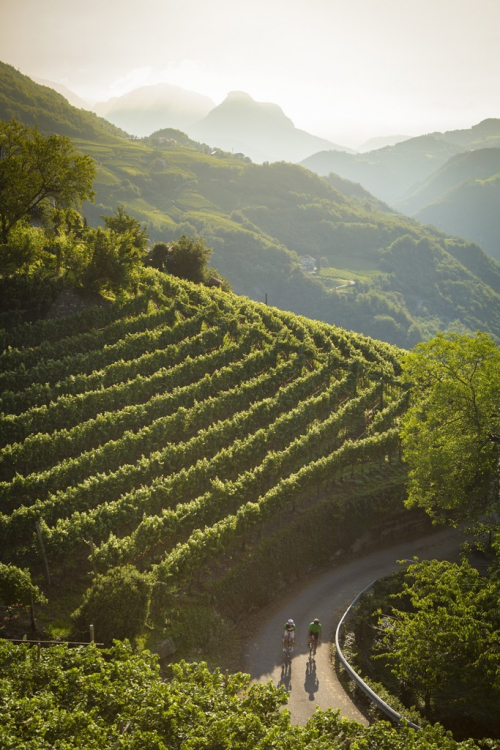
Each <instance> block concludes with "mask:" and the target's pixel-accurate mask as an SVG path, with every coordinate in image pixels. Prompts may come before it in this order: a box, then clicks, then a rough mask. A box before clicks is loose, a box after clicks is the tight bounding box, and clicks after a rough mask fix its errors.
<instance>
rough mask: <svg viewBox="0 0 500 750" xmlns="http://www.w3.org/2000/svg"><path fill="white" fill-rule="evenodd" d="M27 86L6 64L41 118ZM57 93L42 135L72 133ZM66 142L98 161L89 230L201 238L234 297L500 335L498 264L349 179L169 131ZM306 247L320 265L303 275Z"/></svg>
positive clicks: (323, 314) (360, 325) (387, 329)
mask: <svg viewBox="0 0 500 750" xmlns="http://www.w3.org/2000/svg"><path fill="white" fill-rule="evenodd" d="M5 71H7V74H8V75H6V77H5V82H4V79H3V78H2V77H1V76H3V74H4V73H5ZM12 76H14V78H15V80H14V84H15V85H14V84H12V80H11V79H12ZM32 87H35V89H34V91H35V93H37V92H38V93H40V92H41V93H40V95H42V94H44V92H45V91H48V89H44V87H37V86H36V84H34V83H33V82H30V81H29V79H27V78H26V77H25V76H22V75H21V74H20V73H17V72H16V71H14V70H13V69H11V68H9V66H4V67H3V68H0V91H1V92H2V94H3V96H4V98H5V100H6V101H10V102H12V106H11V107H10V105H9V107H10V109H12V111H14V110H16V111H17V110H19V112H20V116H25V115H24V114H23V113H25V114H26V117H28V114H29V115H30V117H32V116H33V117H34V116H35V115H36V113H37V112H38V110H37V108H36V107H37V99H36V97H35V98H33V99H32V100H31V99H30V98H29V97H31V96H32V94H30V95H29V96H28V95H26V97H24V95H23V92H24V91H25V89H26V90H29V91H30V92H31V91H32ZM38 90H40V92H39V91H38ZM37 95H38V94H37ZM33 96H34V94H33ZM54 96H56V97H57V99H56V100H55V101H57V102H58V106H59V105H60V106H61V107H63V110H61V111H64V113H65V114H64V117H63V116H62V115H61V116H59V114H58V111H56V115H57V116H56V117H55V118H53V119H52V120H51V121H49V120H45V119H44V118H45V117H47V118H48V117H49V114H50V107H46V108H45V109H42V110H41V112H42V114H43V117H42V116H41V121H42V120H43V126H44V128H45V129H46V130H47V131H48V132H66V130H67V127H66V126H65V125H64V123H66V121H68V122H70V121H71V118H76V120H75V123H77V122H78V118H79V117H80V116H81V114H82V113H81V112H80V111H79V110H75V109H74V108H73V107H70V105H69V104H68V103H67V102H66V101H65V100H64V99H63V98H62V97H59V96H57V95H55V94H54ZM29 101H32V104H31V105H29V106H28V104H27V102H29ZM21 105H22V106H21ZM9 107H6V108H4V109H3V110H1V112H0V117H5V116H7V115H6V113H7V112H8V111H10V109H9ZM16 108H17V109H16ZM2 113H3V114H2ZM87 114H88V113H87ZM89 117H91V116H90V115H89ZM28 121H29V122H31V121H32V120H31V119H29V120H28ZM62 121H64V122H62ZM100 123H101V121H100V120H99V119H98V118H96V117H94V118H93V119H92V120H91V123H90V124H91V125H92V127H94V128H98V126H99V125H100ZM63 125H64V127H63ZM75 127H77V124H75ZM82 127H83V125H82ZM109 128H112V126H109ZM115 131H116V129H115ZM115 131H113V132H115ZM72 137H73V140H74V142H75V144H76V146H77V148H78V149H79V150H80V151H82V152H83V153H87V154H90V155H91V156H92V157H93V158H94V159H95V161H96V165H97V179H96V181H95V185H94V187H95V189H96V203H95V204H87V205H85V206H84V212H85V215H86V217H87V218H88V220H89V222H90V223H91V224H93V225H96V224H99V223H100V222H102V219H101V216H102V215H109V214H112V213H113V212H114V211H115V210H116V207H117V206H118V205H122V206H123V207H124V208H125V210H126V211H127V212H129V213H130V214H132V215H133V216H135V217H137V218H138V219H139V220H140V221H141V222H144V223H145V224H146V225H147V228H148V232H149V235H150V239H151V241H152V242H155V241H167V242H168V241H171V240H175V239H177V238H178V237H179V236H180V235H181V234H183V233H185V234H188V235H203V237H204V238H205V240H206V243H207V245H209V246H210V247H213V250H214V253H213V263H214V265H215V266H216V267H217V268H218V269H219V271H220V272H221V273H222V274H223V275H224V276H225V277H226V278H228V280H229V281H230V283H231V284H232V285H233V288H234V290H235V291H236V292H237V293H240V294H245V295H247V296H249V297H250V298H252V299H255V300H261V301H263V300H264V299H266V298H267V300H268V301H269V302H270V303H271V304H272V305H275V306H276V307H279V308H281V309H288V310H291V311H293V312H296V313H299V314H302V315H305V316H307V317H310V318H315V319H318V320H324V321H326V322H328V323H333V324H336V325H339V326H341V327H344V328H348V329H350V330H355V331H359V332H362V333H364V334H365V335H369V336H373V337H376V338H380V339H384V340H386V341H389V342H391V343H393V344H396V345H398V346H404V347H410V346H412V345H413V344H415V343H416V342H417V341H419V340H422V339H423V338H427V337H429V336H431V335H433V334H434V333H436V332H437V331H438V330H441V329H446V328H452V329H454V330H460V331H463V330H469V331H474V330H476V329H478V328H480V329H482V330H486V331H488V332H490V333H492V334H493V335H496V336H500V298H499V293H500V287H499V285H498V283H497V281H498V278H499V276H500V266H498V264H496V265H493V266H491V264H490V273H488V274H482V275H481V276H478V275H477V272H476V268H478V267H483V265H484V263H485V262H480V263H479V264H478V263H475V264H472V263H471V262H469V261H470V258H471V257H472V256H473V257H474V258H475V259H477V250H476V248H474V246H472V245H471V244H470V243H466V242H462V241H459V240H450V239H449V238H446V236H445V235H443V234H441V233H440V232H438V230H435V229H433V228H431V227H424V226H422V225H421V224H419V223H418V222H417V221H415V220H412V219H409V218H407V217H404V216H403V215H401V214H398V213H397V212H395V211H394V210H392V209H390V208H389V207H388V206H387V205H384V204H382V203H381V202H380V201H377V200H376V199H374V198H373V197H372V196H370V195H369V194H367V193H366V192H365V193H363V191H362V190H361V189H360V188H359V187H356V186H355V185H352V183H346V182H345V181H342V180H339V179H332V180H331V184H329V182H327V181H326V180H324V179H321V178H320V177H318V176H317V175H314V174H313V173H312V172H309V171H307V170H305V169H304V168H302V167H299V166H296V165H292V164H287V163H283V162H279V163H274V164H263V165H256V164H251V163H249V162H248V159H246V158H245V157H239V156H238V155H232V154H228V153H225V152H224V151H221V150H220V149H217V148H212V147H209V146H207V145H206V144H200V143H197V142H195V141H193V140H190V139H189V138H187V137H186V136H185V135H184V134H182V133H179V132H178V131H173V130H163V131H159V132H157V133H155V134H154V137H151V138H147V139H143V140H142V141H137V140H128V139H125V138H121V137H119V136H117V135H108V134H107V133H103V132H101V131H98V132H97V131H96V133H95V134H94V135H92V134H89V135H88V137H87V136H72ZM401 145H404V144H401ZM403 238H406V239H405V240H404V242H402V240H403ZM422 242H423V244H421V243H422ZM394 243H398V244H396V245H395V244H394ZM304 255H305V256H312V257H313V258H315V259H316V263H317V266H318V267H319V266H320V265H321V272H317V273H316V274H312V275H311V274H308V273H304V271H303V270H302V268H301V265H300V256H304ZM353 274H355V277H354V276H353Z"/></svg>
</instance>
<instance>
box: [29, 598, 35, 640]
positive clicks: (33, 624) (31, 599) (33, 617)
mask: <svg viewBox="0 0 500 750" xmlns="http://www.w3.org/2000/svg"><path fill="white" fill-rule="evenodd" d="M30 618H31V629H32V630H33V632H34V633H36V620H35V604H34V602H33V592H32V591H30Z"/></svg>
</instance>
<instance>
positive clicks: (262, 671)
mask: <svg viewBox="0 0 500 750" xmlns="http://www.w3.org/2000/svg"><path fill="white" fill-rule="evenodd" d="M461 541H463V537H462V536H461V535H460V533H459V532H458V531H456V530H454V529H445V530H442V531H439V532H435V533H433V534H429V535H427V536H425V537H421V538H419V539H413V540H409V541H404V542H401V543H399V544H396V545H394V546H391V547H388V548H384V549H379V550H376V551H372V552H370V553H369V554H367V555H366V556H363V557H361V558H357V559H354V560H350V561H349V562H346V563H345V564H343V565H337V566H336V567H335V568H334V569H333V570H330V571H327V572H325V573H322V574H321V575H319V576H315V577H314V578H313V579H312V580H311V579H310V580H309V581H307V582H305V583H304V584H303V586H302V587H301V588H298V589H297V590H296V591H294V593H293V594H290V597H289V598H286V597H283V598H282V599H281V600H280V602H279V604H278V605H277V606H276V605H273V606H270V607H268V608H266V610H264V611H263V612H262V613H261V615H262V618H263V619H262V620H261V621H262V624H261V625H260V626H259V627H258V628H257V629H256V630H255V632H254V633H253V634H252V635H250V637H249V638H248V640H247V642H246V646H245V653H244V655H243V661H244V664H243V668H244V671H245V672H248V673H249V674H250V675H251V677H252V680H254V681H257V680H259V681H262V682H267V681H269V680H272V682H273V683H274V684H275V685H283V686H284V687H285V688H286V690H287V691H288V692H289V694H290V698H289V703H288V708H289V709H290V712H291V718H292V721H293V722H294V723H296V724H305V722H306V721H307V720H308V718H309V717H310V716H311V715H312V713H313V712H314V710H315V709H316V707H317V706H320V707H321V708H328V707H333V708H338V709H340V712H341V714H342V715H343V716H346V717H347V718H349V719H353V720H356V721H359V722H361V723H363V724H366V723H367V720H366V718H365V717H364V716H363V714H362V713H361V712H360V711H359V710H358V708H357V707H356V706H355V705H354V703H353V702H352V701H351V700H350V698H349V696H348V695H347V694H346V693H345V692H344V690H343V688H342V686H341V684H340V682H339V681H338V679H337V677H336V674H335V670H334V668H333V666H332V662H331V658H330V643H331V641H332V640H333V639H334V635H335V629H336V627H337V624H338V622H339V620H340V618H341V617H342V615H343V613H344V612H345V610H346V609H347V607H348V606H349V604H350V603H351V601H352V600H353V599H354V597H355V596H356V595H357V594H358V593H359V592H360V591H361V590H362V589H364V588H365V586H367V585H368V584H369V583H371V582H372V581H373V580H375V579H376V578H380V577H382V576H385V575H388V574H389V573H391V572H393V571H394V570H396V569H397V568H398V564H397V560H403V559H411V558H412V557H413V556H415V555H416V556H417V557H419V558H420V559H432V558H435V559H439V560H444V559H447V560H457V561H458V559H459V547H460V543H461ZM289 617H292V618H293V619H294V620H295V624H296V626H297V635H296V642H295V648H294V653H293V657H292V660H291V663H290V665H289V666H288V667H285V665H284V659H283V651H282V645H281V640H280V638H281V630H282V628H283V625H284V623H285V622H286V621H287V620H288V618H289ZM314 617H319V618H320V620H321V622H322V624H323V643H322V644H321V645H320V646H319V648H318V652H317V654H316V660H315V662H313V663H312V664H310V663H309V658H308V654H307V645H306V634H307V626H308V624H309V622H310V621H311V620H312V619H313V618H314Z"/></svg>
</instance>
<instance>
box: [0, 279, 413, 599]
mask: <svg viewBox="0 0 500 750" xmlns="http://www.w3.org/2000/svg"><path fill="white" fill-rule="evenodd" d="M34 328H36V335H34V334H33V332H32V330H31V328H30V327H29V326H22V327H20V328H19V329H17V330H15V331H13V332H12V333H10V334H8V335H7V334H5V335H4V340H5V344H6V345H5V348H4V351H3V352H2V354H1V355H0V363H1V365H2V373H1V375H0V382H1V384H2V387H3V389H4V392H3V397H2V401H1V406H2V413H1V415H0V439H1V446H2V447H1V450H0V479H1V480H2V481H1V482H0V550H1V552H0V556H1V560H2V561H4V562H5V561H8V562H15V563H17V564H22V563H23V564H24V563H26V562H28V563H29V564H30V565H31V566H36V565H37V560H39V559H40V558H39V555H40V553H41V548H40V547H39V545H40V543H42V544H43V549H44V552H46V554H47V557H48V565H49V567H51V568H52V570H53V574H55V575H56V576H57V571H58V570H63V569H64V568H65V567H67V566H68V565H69V566H71V565H72V564H75V563H76V564H78V565H80V566H81V565H83V566H84V567H85V568H87V569H88V570H89V571H90V570H91V569H94V570H99V571H106V570H109V569H110V568H111V567H113V566H116V565H123V564H124V563H132V564H134V565H136V566H138V567H139V568H140V569H141V570H151V571H152V572H153V575H154V577H155V578H156V579H157V580H158V581H163V582H166V583H169V582H170V583H172V581H174V580H175V582H176V584H175V585H176V586H179V585H181V584H183V583H184V584H185V585H192V584H193V581H196V582H197V585H202V586H204V587H207V586H208V587H209V588H210V587H212V586H213V584H214V581H215V579H216V578H217V577H220V576H221V575H227V574H228V570H231V569H232V568H234V566H236V567H237V566H239V565H242V564H243V562H244V561H245V560H248V559H249V556H250V557H251V556H252V554H255V553H256V552H258V550H259V549H261V548H263V547H264V546H265V545H266V544H269V540H271V539H273V538H274V536H275V535H279V537H280V538H283V535H284V534H285V535H286V531H287V528H288V526H290V528H291V527H292V526H293V525H296V523H297V520H298V519H300V514H301V512H302V510H303V509H304V508H306V507H307V508H308V509H309V512H310V510H311V508H313V509H316V510H315V511H314V512H317V513H323V512H324V510H323V509H324V507H325V503H326V504H328V503H329V504H330V505H332V504H333V505H334V504H335V503H336V502H340V501H339V498H340V497H342V503H344V502H347V500H346V498H347V499H348V498H349V497H351V498H352V500H353V503H355V501H356V499H357V498H358V497H360V496H363V497H364V498H365V499H366V498H369V497H370V494H371V493H372V494H373V492H375V489H376V491H377V492H379V490H380V488H381V487H383V485H384V481H385V480H386V481H387V485H388V486H391V487H393V486H394V485H398V484H399V485H401V482H402V481H403V473H402V472H401V467H400V464H399V440H398V431H397V420H398V415H399V414H400V413H401V411H402V410H404V408H405V404H406V394H405V391H404V389H403V388H402V386H401V383H400V381H399V364H398V352H397V350H395V349H393V348H392V347H390V346H388V345H385V344H382V343H377V342H373V341H371V340H369V339H366V338H363V337H362V336H359V335H355V334H348V333H346V332H345V331H342V330H340V329H336V328H334V327H331V326H327V325H324V324H320V323H314V322H311V321H307V320H305V319H302V318H298V317H296V316H294V315H291V314H286V313H280V312H278V311H276V310H273V309H272V308H268V307H266V306H264V305H258V304H256V303H252V302H250V301H249V300H247V299H244V298H238V297H235V296H233V295H231V294H226V293H224V292H220V291H218V290H211V291H209V290H207V289H205V288H203V287H200V286H195V285H191V284H189V283H187V282H181V281H178V280H174V279H172V278H170V277H166V276H162V275H159V274H155V273H151V275H150V276H149V277H148V279H147V283H146V284H145V285H144V288H143V289H142V290H141V292H140V294H139V295H138V297H137V299H136V301H135V304H134V305H132V304H131V303H129V304H128V306H122V307H121V308H118V306H115V307H113V306H110V308H107V309H104V310H99V309H97V310H95V311H94V312H90V311H85V312H84V313H79V314H78V315H75V316H71V318H65V319H61V320H59V321H47V322H46V323H45V324H37V325H36V326H35V327H34ZM370 476H373V477H374V482H373V487H372V489H370V482H369V477H370ZM384 477H385V479H384ZM375 479H376V481H375ZM360 487H361V488H362V489H360ZM367 502H372V501H370V500H367ZM378 502H379V500H377V501H375V500H373V502H372V504H373V505H374V507H375V505H376V503H378ZM353 507H354V506H353ZM368 515H369V514H368ZM367 517H368V516H367ZM36 526H38V530H39V534H40V535H41V540H42V541H41V542H40V537H39V536H37V535H36V534H35V527H36ZM319 533H320V534H323V535H325V534H327V533H329V530H328V528H326V527H325V528H321V529H320V531H319ZM276 538H278V537H276ZM89 552H90V556H89ZM87 558H88V559H87ZM61 566H62V567H61ZM235 569H236V568H235ZM214 576H215V578H214Z"/></svg>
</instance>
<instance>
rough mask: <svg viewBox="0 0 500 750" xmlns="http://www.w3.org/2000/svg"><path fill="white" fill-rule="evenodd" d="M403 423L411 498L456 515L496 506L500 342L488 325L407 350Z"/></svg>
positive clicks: (444, 516) (445, 515) (470, 516)
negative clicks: (408, 394)
mask: <svg viewBox="0 0 500 750" xmlns="http://www.w3.org/2000/svg"><path fill="white" fill-rule="evenodd" d="M404 377H405V379H406V380H407V381H408V382H409V383H411V385H412V402H411V405H410V408H409V409H408V411H407V413H406V415H405V417H404V420H403V428H402V440H403V447H404V459H405V461H406V462H407V463H408V465H409V467H410V472H409V497H408V503H409V505H419V506H421V507H423V508H425V510H426V511H427V512H428V513H429V514H430V515H431V516H432V517H434V518H436V519H439V520H447V521H451V522H452V523H456V522H458V521H460V520H461V519H467V520H476V519H478V518H480V517H482V516H485V515H487V514H494V512H495V511H497V510H498V505H499V494H498V486H499V485H498V483H499V457H500V452H499V451H500V348H499V346H498V345H497V344H496V343H495V342H494V341H493V340H492V339H491V338H490V337H489V336H488V335H487V334H485V333H482V332H478V333H476V335H475V336H464V335H458V334H448V335H444V334H440V335H438V336H437V337H436V338H434V339H432V340H431V341H428V342H425V343H422V344H419V345H418V346H417V347H416V348H415V350H414V351H412V352H411V353H410V354H408V356H407V357H406V360H405V363H404Z"/></svg>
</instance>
